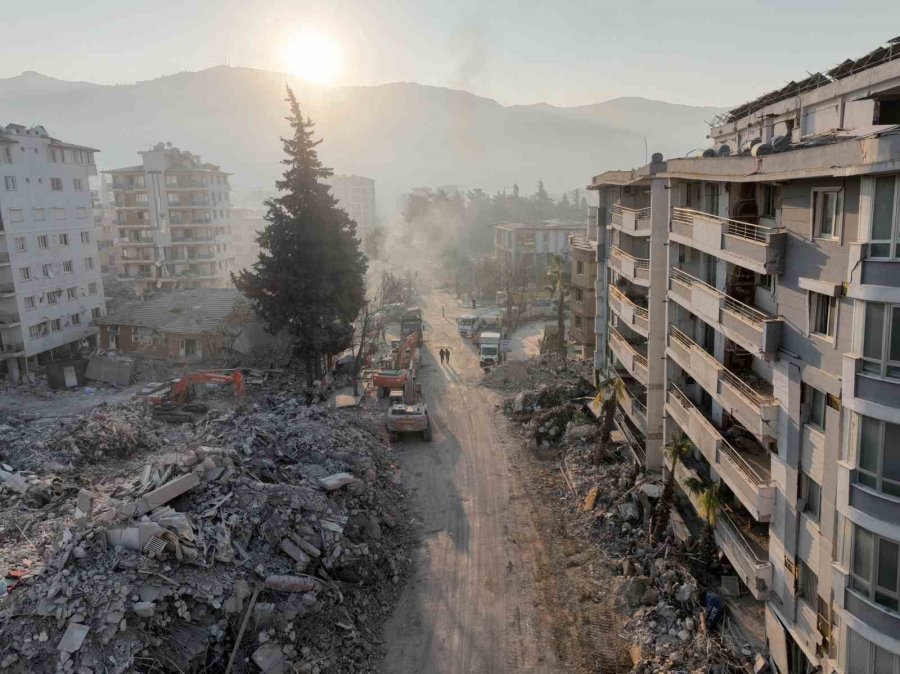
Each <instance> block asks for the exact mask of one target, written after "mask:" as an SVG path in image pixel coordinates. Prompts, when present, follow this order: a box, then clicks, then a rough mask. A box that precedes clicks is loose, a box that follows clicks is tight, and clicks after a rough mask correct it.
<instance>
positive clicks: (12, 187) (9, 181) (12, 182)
mask: <svg viewBox="0 0 900 674" xmlns="http://www.w3.org/2000/svg"><path fill="white" fill-rule="evenodd" d="M3 182H5V183H6V191H7V192H15V191H16V177H15V176H6V177H5V178H4V179H3Z"/></svg>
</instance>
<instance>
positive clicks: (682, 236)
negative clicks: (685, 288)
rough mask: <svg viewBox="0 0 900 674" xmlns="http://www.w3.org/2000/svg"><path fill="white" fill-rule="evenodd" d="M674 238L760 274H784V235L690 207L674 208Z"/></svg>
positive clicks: (672, 229)
mask: <svg viewBox="0 0 900 674" xmlns="http://www.w3.org/2000/svg"><path fill="white" fill-rule="evenodd" d="M670 230H671V233H672V238H673V240H675V241H678V242H679V243H685V244H687V245H689V246H692V247H693V248H697V249H698V250H701V251H703V252H705V253H709V254H711V255H715V256H717V257H721V258H723V259H726V260H728V261H729V262H732V263H733V264H737V265H740V266H742V267H746V268H748V269H752V270H754V271H757V272H759V273H761V274H773V273H777V272H780V271H781V267H782V264H783V253H784V246H785V236H786V235H785V233H784V231H783V230H781V229H776V228H772V227H765V226H763V225H757V224H753V223H750V222H742V221H741V220H729V219H728V218H720V217H719V216H717V215H710V214H709V213H703V212H701V211H695V210H692V209H689V208H673V209H672V221H671V225H670Z"/></svg>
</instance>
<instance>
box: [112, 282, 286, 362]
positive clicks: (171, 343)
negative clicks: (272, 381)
mask: <svg viewBox="0 0 900 674" xmlns="http://www.w3.org/2000/svg"><path fill="white" fill-rule="evenodd" d="M97 323H98V324H99V326H100V346H101V347H102V348H104V349H111V350H115V351H118V352H120V353H122V354H125V355H141V356H143V357H145V358H157V359H164V360H170V361H176V362H178V361H181V362H197V361H202V360H207V359H209V358H215V357H217V356H220V355H222V354H224V353H228V352H232V351H234V352H240V353H249V352H250V351H252V350H253V349H254V348H260V347H261V348H265V347H269V346H273V345H276V344H278V343H279V340H278V339H277V338H275V337H273V336H271V335H269V334H268V333H267V332H265V329H264V325H263V323H262V322H261V321H260V320H259V318H257V316H256V315H255V314H254V312H253V308H252V306H251V305H250V302H249V301H248V300H247V299H246V298H245V297H244V296H243V295H242V294H241V292H240V291H239V290H237V289H236V288H198V289H194V290H173V291H171V292H167V293H157V294H155V295H153V296H152V297H150V298H148V299H146V300H142V299H134V300H132V301H130V302H127V303H125V304H123V305H122V306H120V307H119V308H118V309H116V310H115V311H114V312H110V313H109V314H108V315H107V316H104V317H103V318H102V319H100V320H98V321H97Z"/></svg>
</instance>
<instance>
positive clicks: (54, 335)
mask: <svg viewBox="0 0 900 674" xmlns="http://www.w3.org/2000/svg"><path fill="white" fill-rule="evenodd" d="M96 152H98V150H95V149H93V148H89V147H84V146H82V145H74V144H72V143H67V142H63V141H61V140H57V139H56V138H52V137H51V136H50V134H49V133H47V130H46V129H45V128H44V127H42V126H33V127H30V128H29V127H25V126H22V125H20V124H9V125H7V126H0V375H5V376H6V377H8V378H9V380H10V381H12V382H13V383H17V382H19V381H20V380H21V379H22V377H23V376H25V375H26V374H27V373H28V372H29V369H30V368H32V367H34V366H35V365H37V364H38V363H39V362H45V361H47V360H53V359H56V358H64V357H68V356H70V355H72V352H73V351H75V350H78V349H80V348H81V347H82V346H91V345H93V344H94V342H95V340H96V333H97V329H96V327H94V324H93V322H94V321H96V320H97V319H98V318H100V317H101V316H102V315H103V313H104V311H105V309H104V307H105V303H104V295H103V281H102V278H101V275H100V264H99V260H98V256H97V242H96V240H95V237H94V231H93V229H94V224H93V219H92V213H91V192H90V186H89V185H88V178H89V177H90V176H93V175H96V174H97V167H96V165H95V164H94V153H96Z"/></svg>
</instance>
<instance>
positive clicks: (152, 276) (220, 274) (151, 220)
mask: <svg viewBox="0 0 900 674" xmlns="http://www.w3.org/2000/svg"><path fill="white" fill-rule="evenodd" d="M139 154H140V155H141V158H142V160H143V161H142V163H141V164H139V165H137V166H130V167H126V168H120V169H114V170H111V171H105V172H104V173H105V174H107V175H109V176H110V177H111V178H112V191H113V195H114V203H115V211H116V227H117V228H118V238H117V244H116V252H115V264H116V268H117V270H118V278H119V280H124V281H127V282H129V283H131V284H132V285H133V288H134V291H135V293H136V294H138V295H147V294H150V293H153V292H156V291H159V290H163V291H165V290H172V289H175V288H182V289H184V288H224V287H226V286H227V285H228V284H230V274H231V272H232V271H233V269H234V251H233V249H232V243H231V234H232V233H231V225H230V210H231V202H230V199H229V192H230V189H231V188H230V186H229V184H228V174H227V173H225V172H223V171H222V170H221V169H220V168H219V167H218V166H216V165H215V164H209V163H205V162H202V161H201V159H200V157H199V156H197V155H194V154H192V153H190V152H186V151H182V150H179V149H178V148H177V147H173V146H172V145H171V144H163V143H159V144H157V145H156V146H154V147H153V148H152V149H150V150H148V151H145V152H140V153H139Z"/></svg>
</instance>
